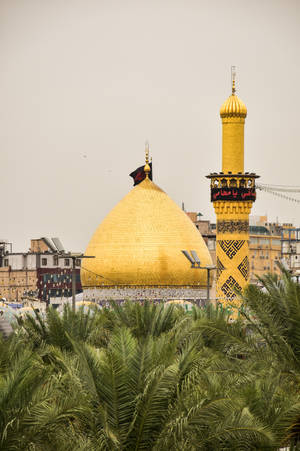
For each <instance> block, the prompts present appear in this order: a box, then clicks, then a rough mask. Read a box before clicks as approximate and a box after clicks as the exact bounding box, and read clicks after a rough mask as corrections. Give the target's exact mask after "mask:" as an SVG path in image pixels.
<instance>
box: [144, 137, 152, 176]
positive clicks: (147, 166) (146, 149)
mask: <svg viewBox="0 0 300 451" xmlns="http://www.w3.org/2000/svg"><path fill="white" fill-rule="evenodd" d="M145 162H146V164H145V166H144V172H145V174H146V179H147V178H149V174H150V171H151V168H150V166H149V142H148V141H146V142H145Z"/></svg>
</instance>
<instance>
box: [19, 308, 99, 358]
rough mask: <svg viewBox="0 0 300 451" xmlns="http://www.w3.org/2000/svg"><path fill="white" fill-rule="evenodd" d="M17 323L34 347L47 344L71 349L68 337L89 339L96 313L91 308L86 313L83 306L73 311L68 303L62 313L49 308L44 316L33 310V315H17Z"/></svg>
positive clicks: (94, 324) (94, 325) (94, 323)
mask: <svg viewBox="0 0 300 451" xmlns="http://www.w3.org/2000/svg"><path fill="white" fill-rule="evenodd" d="M18 324H19V326H20V328H21V329H22V330H23V331H24V332H25V335H26V337H27V338H28V339H29V340H30V341H31V342H32V343H33V345H34V346H35V347H39V346H41V345H42V344H49V345H53V346H57V347H59V348H61V349H66V350H71V349H72V344H71V341H70V337H71V338H72V339H74V340H82V341H89V339H90V338H91V337H92V335H93V334H94V329H95V327H96V315H95V311H94V310H92V309H90V310H88V312H87V313H86V312H84V310H83V308H80V309H79V310H77V311H76V312H73V310H72V309H71V307H70V306H69V305H65V306H64V309H63V312H62V314H60V313H59V312H58V311H57V310H55V309H53V308H49V309H48V311H47V314H46V317H45V318H43V317H42V316H41V314H40V313H38V312H34V316H32V315H29V314H27V315H26V316H25V318H22V317H19V318H18Z"/></svg>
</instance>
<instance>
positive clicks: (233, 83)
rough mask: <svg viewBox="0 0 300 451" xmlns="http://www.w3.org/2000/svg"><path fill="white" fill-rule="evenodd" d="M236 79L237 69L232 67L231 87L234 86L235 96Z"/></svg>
mask: <svg viewBox="0 0 300 451" xmlns="http://www.w3.org/2000/svg"><path fill="white" fill-rule="evenodd" d="M235 77H236V67H235V66H231V86H232V95H233V96H234V95H235Z"/></svg>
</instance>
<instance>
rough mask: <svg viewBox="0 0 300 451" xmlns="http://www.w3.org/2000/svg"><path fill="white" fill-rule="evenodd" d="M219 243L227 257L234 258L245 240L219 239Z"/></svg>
mask: <svg viewBox="0 0 300 451" xmlns="http://www.w3.org/2000/svg"><path fill="white" fill-rule="evenodd" d="M218 243H219V245H220V247H221V249H222V250H223V252H225V254H226V255H227V257H229V258H230V259H232V258H233V257H234V256H235V255H236V254H237V253H238V251H239V250H240V249H241V247H242V246H243V244H244V243H245V240H219V241H218Z"/></svg>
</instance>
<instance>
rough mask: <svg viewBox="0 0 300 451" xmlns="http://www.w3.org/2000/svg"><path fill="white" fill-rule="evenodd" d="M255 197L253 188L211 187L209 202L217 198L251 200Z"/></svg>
mask: <svg viewBox="0 0 300 451" xmlns="http://www.w3.org/2000/svg"><path fill="white" fill-rule="evenodd" d="M255 199H256V192H255V188H212V189H211V199H210V200H211V202H215V201H217V200H231V201H247V200H248V201H252V202H254V201H255Z"/></svg>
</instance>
